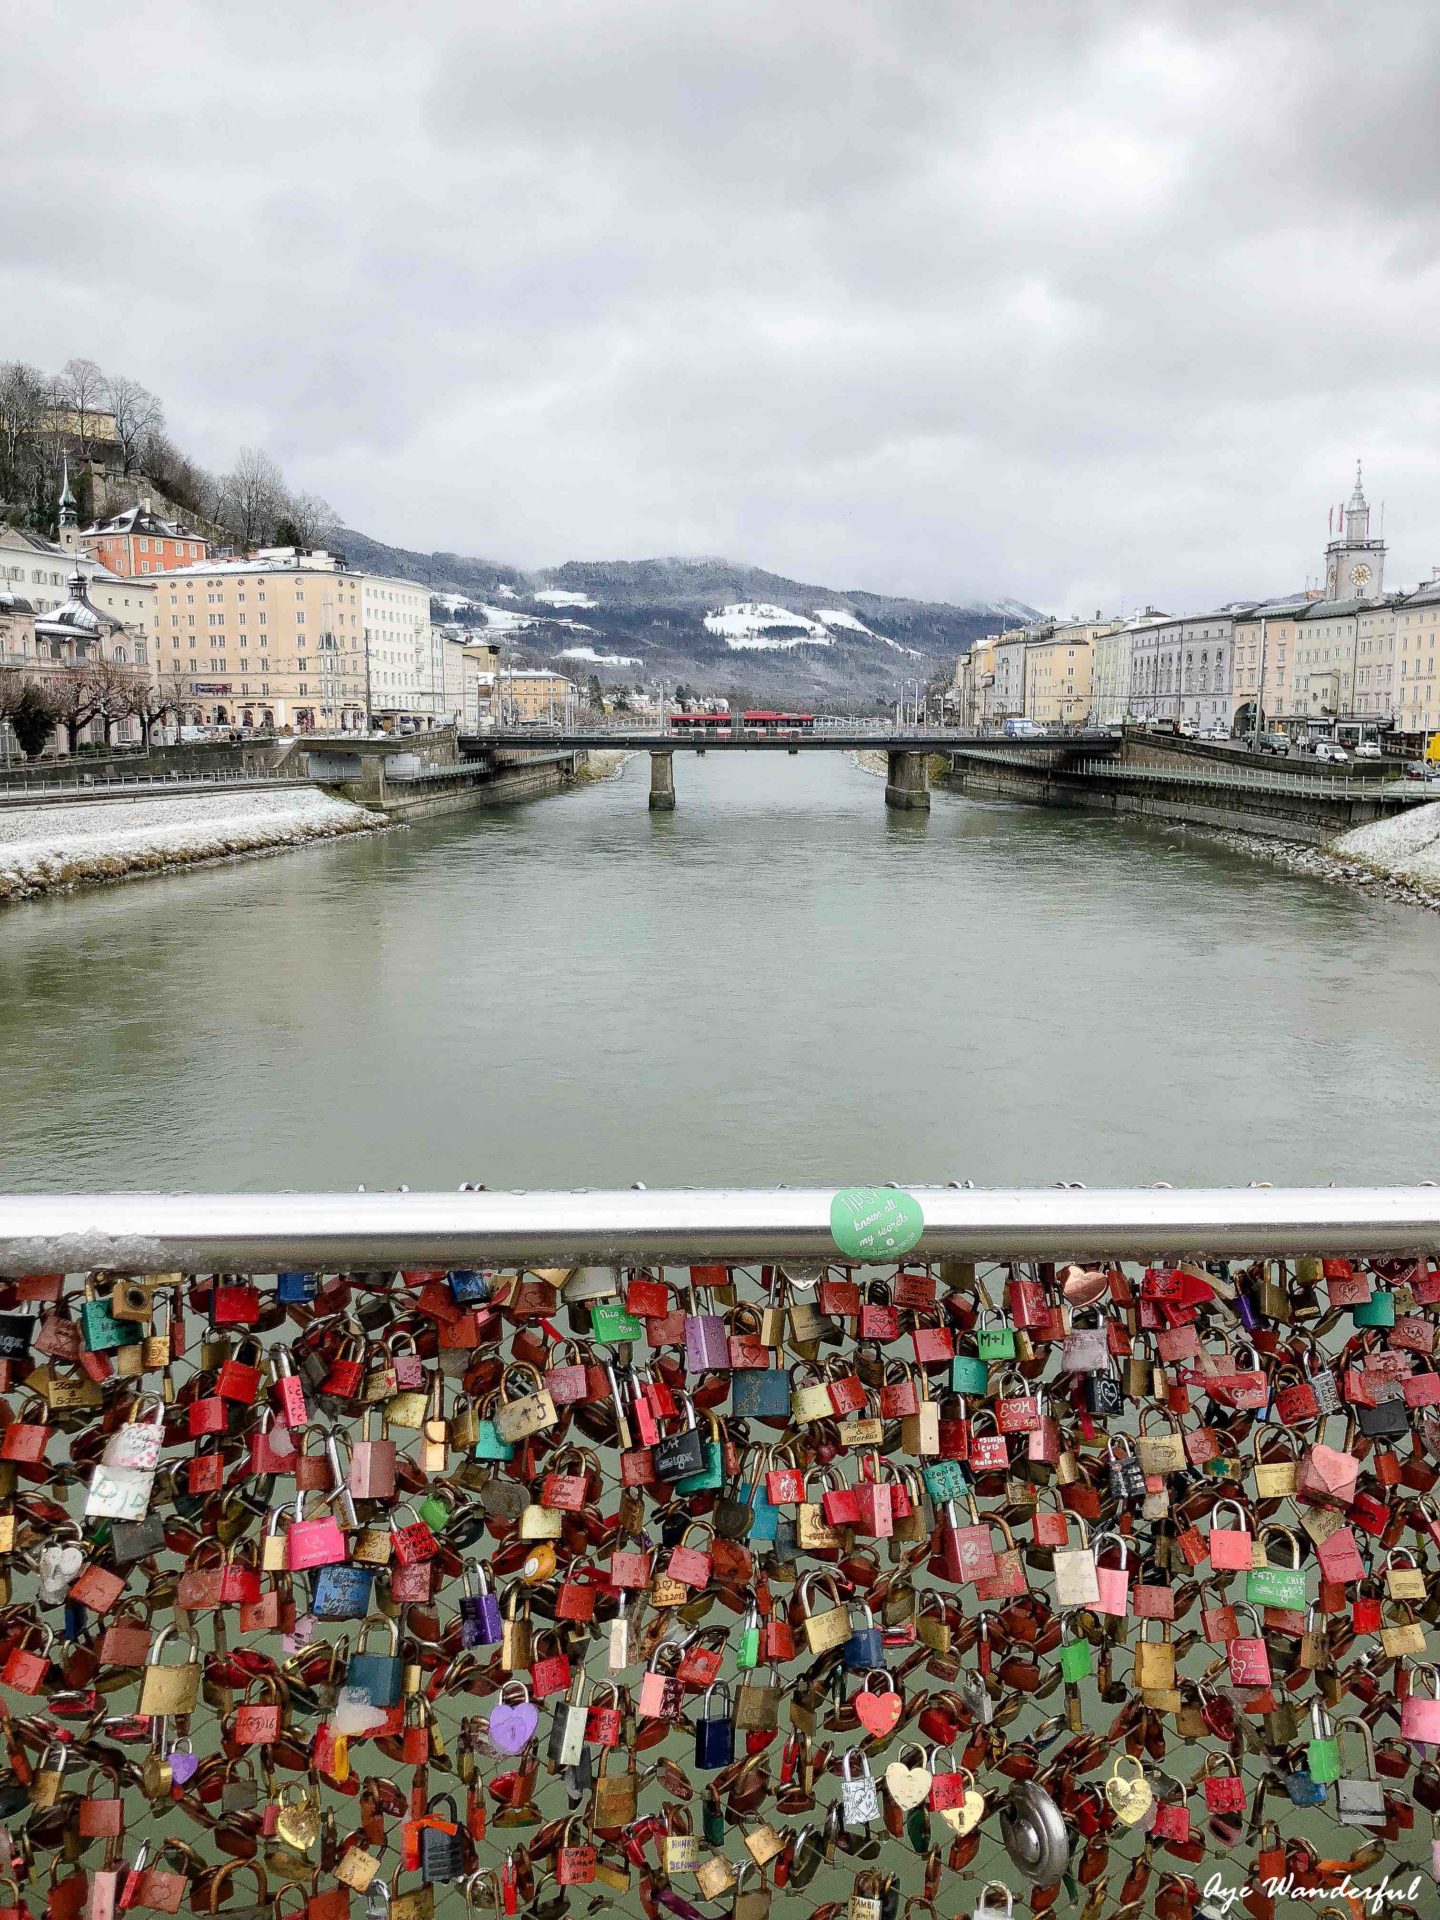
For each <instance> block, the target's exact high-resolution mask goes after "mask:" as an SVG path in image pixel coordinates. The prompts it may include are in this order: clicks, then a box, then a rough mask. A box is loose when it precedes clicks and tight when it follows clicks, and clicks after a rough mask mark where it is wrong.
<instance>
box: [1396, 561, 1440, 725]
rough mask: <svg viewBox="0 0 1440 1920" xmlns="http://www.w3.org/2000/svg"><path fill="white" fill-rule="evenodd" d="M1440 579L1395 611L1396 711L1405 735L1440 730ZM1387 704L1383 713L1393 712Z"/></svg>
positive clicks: (1432, 582)
mask: <svg viewBox="0 0 1440 1920" xmlns="http://www.w3.org/2000/svg"><path fill="white" fill-rule="evenodd" d="M1437 641H1440V580H1431V581H1428V582H1427V583H1426V585H1424V586H1423V587H1419V588H1417V589H1416V591H1415V592H1414V593H1412V594H1409V595H1407V597H1406V598H1405V600H1404V601H1402V603H1401V604H1400V606H1398V607H1397V608H1396V609H1395V634H1394V656H1393V659H1394V683H1393V692H1394V700H1393V711H1394V715H1395V725H1396V726H1397V727H1398V728H1399V729H1400V730H1401V731H1402V732H1405V733H1432V732H1435V731H1436V730H1437V729H1440V681H1437V680H1436V677H1435V661H1436V658H1437V656H1440V644H1437ZM1391 710H1392V709H1391V706H1389V705H1387V706H1385V707H1384V708H1383V711H1385V712H1387V713H1388V712H1390V711H1391Z"/></svg>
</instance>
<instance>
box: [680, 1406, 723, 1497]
mask: <svg viewBox="0 0 1440 1920" xmlns="http://www.w3.org/2000/svg"><path fill="white" fill-rule="evenodd" d="M706 1417H707V1418H708V1419H709V1422H710V1438H709V1439H708V1440H707V1441H706V1442H705V1445H704V1450H703V1451H704V1465H703V1466H702V1467H701V1468H700V1470H699V1471H698V1473H687V1474H686V1475H685V1476H684V1478H683V1479H680V1480H677V1481H675V1482H674V1489H675V1492H676V1493H677V1494H684V1493H713V1492H714V1491H715V1490H716V1489H717V1488H719V1487H723V1486H724V1484H725V1449H724V1448H723V1447H722V1446H721V1444H720V1422H719V1421H718V1420H717V1419H716V1418H715V1415H714V1414H713V1413H711V1414H708V1415H707V1416H706Z"/></svg>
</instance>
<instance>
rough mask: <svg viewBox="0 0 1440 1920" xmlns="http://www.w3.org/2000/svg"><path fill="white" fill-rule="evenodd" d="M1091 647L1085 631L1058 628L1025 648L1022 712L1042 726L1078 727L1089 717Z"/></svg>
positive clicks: (1092, 648)
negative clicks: (1023, 710) (1023, 706)
mask: <svg viewBox="0 0 1440 1920" xmlns="http://www.w3.org/2000/svg"><path fill="white" fill-rule="evenodd" d="M1094 657H1095V656H1094V647H1093V643H1092V641H1091V640H1090V639H1089V638H1088V637H1087V635H1086V631H1085V630H1084V629H1080V630H1078V631H1077V630H1076V629H1074V628H1057V629H1056V630H1055V633H1054V634H1053V635H1052V636H1051V638H1049V639H1047V640H1034V641H1032V642H1031V644H1030V645H1029V647H1028V648H1027V649H1026V660H1025V713H1026V716H1027V718H1029V719H1031V720H1033V721H1035V722H1036V724H1037V725H1038V726H1042V727H1076V726H1081V725H1083V723H1084V722H1085V721H1086V720H1088V719H1089V717H1090V691H1091V676H1092V673H1093V670H1094Z"/></svg>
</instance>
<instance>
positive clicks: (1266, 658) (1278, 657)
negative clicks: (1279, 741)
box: [1230, 593, 1313, 734]
mask: <svg viewBox="0 0 1440 1920" xmlns="http://www.w3.org/2000/svg"><path fill="white" fill-rule="evenodd" d="M1312 604H1313V603H1312V601H1311V599H1310V597H1309V596H1308V595H1306V594H1303V593H1302V594H1292V595H1290V596H1289V597H1288V598H1286V599H1283V600H1261V601H1259V602H1257V603H1256V605H1254V606H1253V607H1248V608H1245V609H1243V610H1242V611H1240V612H1238V613H1237V614H1236V615H1235V627H1234V638H1233V642H1232V647H1231V658H1232V670H1231V688H1230V701H1231V727H1232V730H1233V731H1234V732H1236V733H1239V734H1246V733H1253V732H1255V731H1256V728H1257V724H1258V725H1259V726H1261V727H1263V729H1264V731H1266V732H1275V731H1277V730H1278V731H1284V730H1285V729H1286V723H1287V721H1288V720H1290V719H1291V718H1293V716H1294V711H1295V696H1294V672H1295V660H1296V656H1297V653H1298V651H1299V635H1300V627H1301V622H1302V621H1303V619H1304V617H1305V613H1306V610H1307V609H1308V608H1309V607H1310V606H1311V605H1312Z"/></svg>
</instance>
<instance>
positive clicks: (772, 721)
mask: <svg viewBox="0 0 1440 1920" xmlns="http://www.w3.org/2000/svg"><path fill="white" fill-rule="evenodd" d="M741 719H742V720H743V721H744V723H745V726H746V729H747V731H749V732H751V733H813V732H814V731H815V716H814V714H813V713H770V712H768V711H766V710H765V709H764V708H752V709H751V710H749V711H748V712H746V713H744V714H742V715H741Z"/></svg>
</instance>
